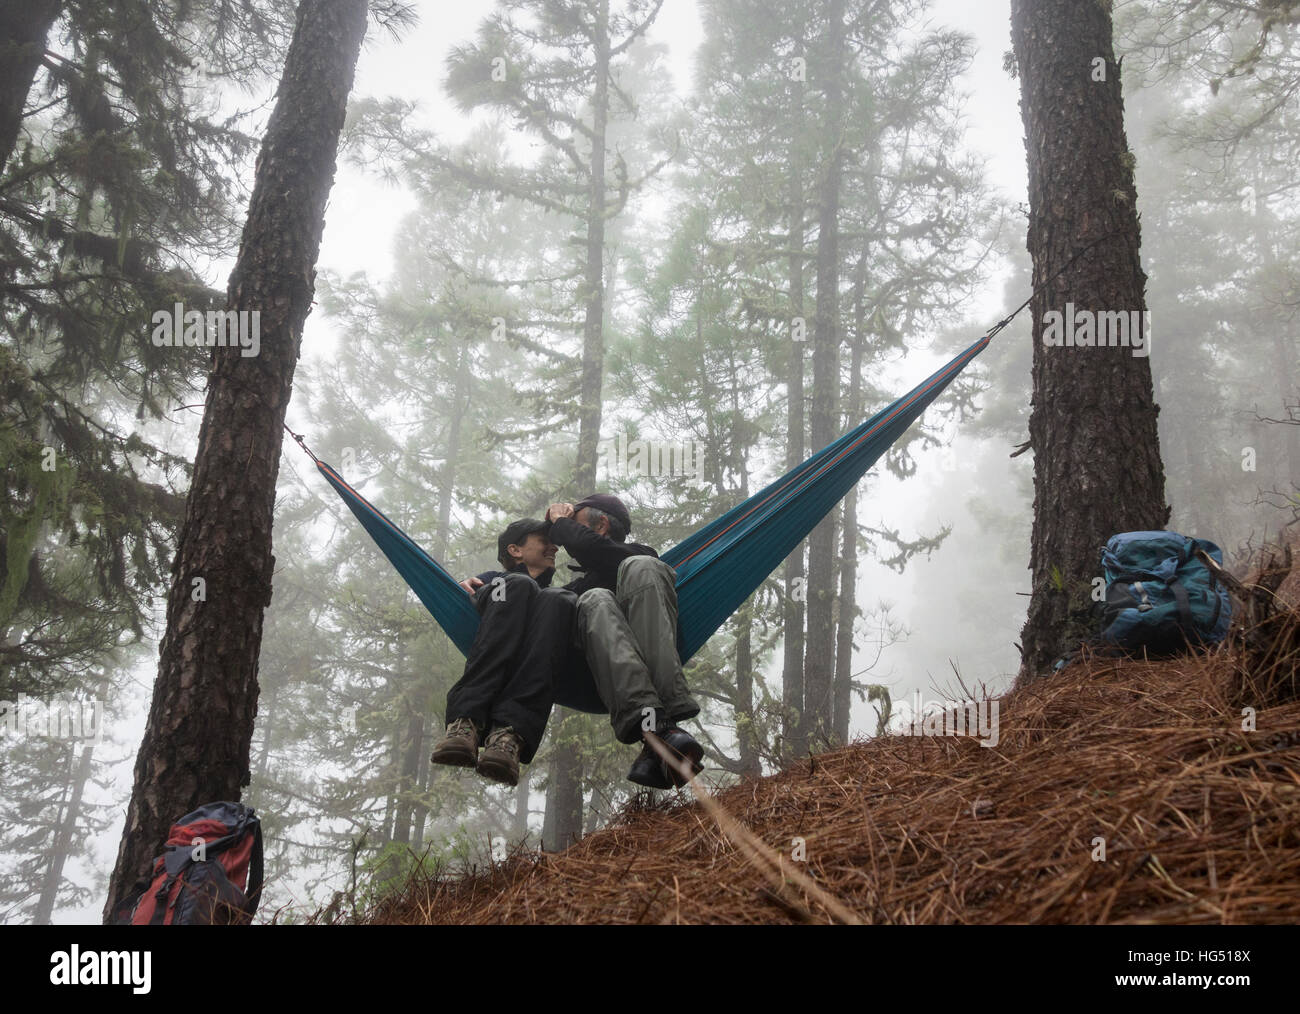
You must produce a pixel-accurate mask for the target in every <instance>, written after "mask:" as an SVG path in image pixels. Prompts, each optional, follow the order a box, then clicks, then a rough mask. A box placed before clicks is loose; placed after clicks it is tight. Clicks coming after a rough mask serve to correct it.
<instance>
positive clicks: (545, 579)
mask: <svg viewBox="0 0 1300 1014" xmlns="http://www.w3.org/2000/svg"><path fill="white" fill-rule="evenodd" d="M502 574H523V575H524V577H528V576H529V574H528V565H527V564H526V563H517V564H515V565H514V566H513V567H511V568H510V569H509V570H508V571H506V570H485V571H483V573H482V574H475V575H474V576H475V577H477V578H478V579H479V580H480V581H482V582H483V583H484V584H491V583H492V579H493V578H494V577H500V576H501V575H502ZM554 576H555V568H554V567H547V568H546V569H545V570H544V571H542V572H541V573H540V574H538V575H537V576H536V577H535V578H533V580H534V581H536V582H537V584H538V586H539V587H541V588H549V587H550V586H551V578H553V577H554Z"/></svg>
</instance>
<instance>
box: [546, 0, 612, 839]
mask: <svg viewBox="0 0 1300 1014" xmlns="http://www.w3.org/2000/svg"><path fill="white" fill-rule="evenodd" d="M592 29H593V33H592V42H593V47H594V51H595V53H594V56H595V75H596V80H595V90H594V93H593V95H592V100H591V110H592V111H591V117H592V122H591V130H592V139H591V191H590V207H589V208H588V210H587V264H586V298H587V310H586V317H585V319H584V320H583V326H582V386H581V395H580V398H581V404H580V405H579V407H578V459H577V462H576V467H575V469H574V488H575V489H577V490H579V491H580V495H583V496H585V495H586V494H587V493H590V492H592V491H593V490H594V489H595V487H596V460H597V457H598V453H597V451H598V448H599V444H600V420H601V388H602V386H603V382H604V369H605V334H604V323H605V320H604V317H605V281H604V268H605V131H606V126H607V122H606V121H607V120H608V119H609V64H610V53H609V50H610V42H609V0H598V3H597V5H596V19H595V23H594V24H593V25H592ZM554 721H555V724H556V731H557V733H560V734H561V735H560V736H558V737H557V738H559V739H560V740H561V741H562V743H563V745H560V746H558V747H557V748H556V750H555V752H554V753H553V755H552V757H551V782H550V786H549V788H548V790H547V793H546V808H547V816H548V818H550V820H551V823H552V827H551V837H550V838H549V839H548V845H547V847H548V848H550V849H552V851H559V849H561V848H566V847H568V845H570V844H571V843H572V842H575V841H577V840H578V839H579V838H581V837H582V754H581V751H580V750H579V748H578V745H577V742H578V738H579V736H578V726H579V724H580V723H581V722H582V715H581V714H579V713H578V712H573V711H569V710H568V709H567V708H559V707H557V708H556V709H555V717H554Z"/></svg>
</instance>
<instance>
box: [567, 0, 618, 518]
mask: <svg viewBox="0 0 1300 1014" xmlns="http://www.w3.org/2000/svg"><path fill="white" fill-rule="evenodd" d="M597 6H598V10H597V14H596V23H595V24H594V25H593V26H592V27H593V28H594V39H593V42H594V47H595V60H596V67H595V73H596V85H595V93H594V94H593V95H592V100H591V117H592V122H591V130H592V139H591V191H590V193H591V196H590V207H589V208H588V209H587V265H586V299H587V312H586V318H585V319H584V321H583V325H582V388H581V404H580V405H579V407H578V461H577V470H576V471H577V474H576V475H575V476H574V483H575V485H576V487H577V488H578V489H580V490H582V492H583V494H584V495H585V494H587V493H589V492H591V490H592V489H593V488H594V487H595V482H596V458H597V448H598V445H599V443H600V417H601V402H600V396H601V387H602V383H603V378H604V367H605V339H604V331H603V325H604V313H605V281H604V268H605V128H606V120H607V119H608V118H609V59H610V57H609V0H599V2H598V5H597Z"/></svg>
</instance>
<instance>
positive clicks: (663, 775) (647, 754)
mask: <svg viewBox="0 0 1300 1014" xmlns="http://www.w3.org/2000/svg"><path fill="white" fill-rule="evenodd" d="M627 780H628V781H629V782H636V784H637V785H644V786H645V787H646V788H649V789H671V788H672V787H673V783H672V782H671V781H669V779H668V772H666V771H665V770H664V762H663V761H661V760H660V759H659V755H658V754H657V753H655V752H654V749H653V748H652V747H651V746H650V744H649V743H645V744H643V745H642V746H641V753H640V754H638V755H637V759H636V760H634V761H633V762H632V770H631V771H629V772H628V773H627Z"/></svg>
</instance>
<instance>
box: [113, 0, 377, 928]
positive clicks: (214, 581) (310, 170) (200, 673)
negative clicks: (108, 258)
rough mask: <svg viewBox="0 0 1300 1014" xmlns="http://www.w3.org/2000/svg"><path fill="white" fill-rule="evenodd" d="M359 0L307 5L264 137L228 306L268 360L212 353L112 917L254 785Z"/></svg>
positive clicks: (360, 14) (236, 351)
mask: <svg viewBox="0 0 1300 1014" xmlns="http://www.w3.org/2000/svg"><path fill="white" fill-rule="evenodd" d="M365 23H366V4H365V0H347V2H345V3H334V2H329V3H327V2H323V0H302V3H301V4H300V6H299V8H298V21H297V25H296V27H295V30H294V38H293V42H292V43H291V44H290V47H289V54H288V57H287V60H286V63H285V70H284V75H283V78H282V81H281V88H280V92H279V98H278V100H277V103H276V108H275V111H274V112H273V113H272V115H271V119H270V122H269V124H268V127H267V135H266V139H265V141H264V143H263V147H262V154H261V157H260V158H259V160H258V167H257V179H256V182H255V184H254V190H253V197H252V201H251V204H250V208H249V216H248V223H247V225H246V227H245V231H244V237H243V241H242V243H241V247H240V255H239V258H238V260H237V261H236V264H235V269H234V271H233V273H232V275H231V279H230V286H229V292H228V297H227V298H228V302H227V306H228V307H229V308H231V309H235V310H245V311H250V312H251V311H257V312H259V313H260V315H261V325H260V336H261V337H260V352H259V354H258V355H256V356H250V357H246V356H244V355H243V354H242V353H243V352H244V351H246V350H245V349H241V348H237V347H236V348H225V349H217V350H215V353H214V356H213V368H212V372H211V373H210V375H209V379H208V398H207V403H206V405H205V410H204V417H203V427H202V430H201V431H200V435H199V450H198V456H197V458H196V461H195V471H194V481H193V484H192V486H191V489H190V494H189V499H188V501H187V504H186V515H185V524H184V526H183V527H182V529H181V536H180V545H179V548H178V550H177V554H176V560H175V563H174V565H173V581H172V587H171V594H170V597H169V601H168V609H167V634H166V636H165V637H164V639H163V643H162V648H161V653H160V654H161V658H160V662H159V674H158V680H157V683H156V684H155V687H154V698H153V705H152V707H151V710H150V716H149V724H148V726H147V728H146V730H145V735H144V741H143V742H142V744H141V747H140V752H139V755H138V756H137V760H136V768H135V786H134V789H133V792H132V798H131V805H130V808H129V809H128V812H127V819H126V826H125V829H124V831H123V836H122V845H121V848H120V849H119V852H118V858H117V864H116V867H115V869H114V872H113V877H112V881H111V883H110V885H109V901H108V903H107V904H106V906H105V917H106V918H108V917H109V915H110V914H111V910H112V905H113V903H114V902H115V901H116V900H117V899H119V898H120V897H121V896H122V895H123V894H124V893H125V892H126V889H127V887H128V886H129V885H130V883H131V882H132V881H133V880H134V879H135V878H136V877H138V876H140V875H142V874H144V873H145V871H146V870H147V869H148V866H149V862H150V860H151V858H152V856H153V855H155V854H156V853H157V852H158V850H159V849H161V847H162V845H163V843H164V841H165V839H166V834H167V828H168V827H169V825H170V823H171V822H172V821H173V820H175V819H176V818H177V817H179V816H180V815H182V814H183V813H185V812H187V811H188V810H190V809H192V808H193V807H194V806H196V805H198V804H200V803H203V802H207V801H209V800H213V799H238V797H239V792H240V788H241V787H242V786H244V785H247V784H248V781H249V777H250V775H249V743H250V741H251V738H252V732H253V717H254V715H255V714H256V707H257V660H258V651H259V648H260V646H261V633H262V620H263V613H264V610H265V608H266V606H267V605H268V604H269V602H270V599H271V575H272V570H273V567H274V562H275V561H274V557H273V556H272V555H271V520H272V508H273V505H274V499H275V479H276V474H277V472H278V470H279V459H280V448H281V444H282V440H283V432H282V425H283V423H284V416H285V410H286V408H287V406H288V401H289V392H290V389H291V385H292V382H293V372H294V367H295V365H296V363H297V359H298V354H299V348H300V345H301V341H302V328H303V323H304V321H305V320H306V317H307V314H308V312H309V310H310V307H311V299H312V292H313V282H314V275H315V263H316V255H317V252H318V250H319V247H320V238H321V233H322V230H323V227H324V211H325V202H326V198H327V197H328V195H329V191H330V187H331V185H332V183H333V179H334V167H335V157H336V147H337V145H338V139H339V135H340V132H341V130H342V127H343V117H344V111H345V108H346V104H347V97H348V92H349V91H350V90H351V87H352V78H353V74H354V72H355V67H356V61H357V57H358V54H359V53H360V49H361V40H362V36H363V35H364V33H365Z"/></svg>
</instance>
